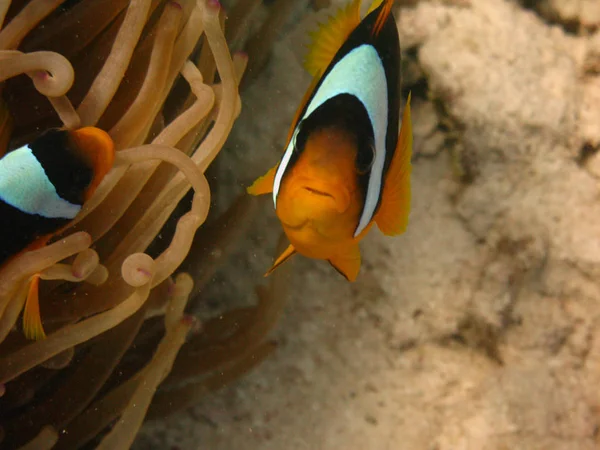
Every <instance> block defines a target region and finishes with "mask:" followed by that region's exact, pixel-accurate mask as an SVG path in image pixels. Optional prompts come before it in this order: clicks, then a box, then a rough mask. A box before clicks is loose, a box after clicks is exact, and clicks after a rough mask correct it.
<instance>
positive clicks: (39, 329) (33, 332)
mask: <svg viewBox="0 0 600 450" xmlns="http://www.w3.org/2000/svg"><path fill="white" fill-rule="evenodd" d="M39 284H40V276H39V274H36V275H34V276H33V277H32V278H31V281H30V284H29V290H28V292H27V300H25V309H24V310H23V334H25V337H26V338H27V339H33V340H36V341H37V340H40V339H44V338H45V337H46V333H45V332H44V327H43V326H42V318H41V316H40V298H39Z"/></svg>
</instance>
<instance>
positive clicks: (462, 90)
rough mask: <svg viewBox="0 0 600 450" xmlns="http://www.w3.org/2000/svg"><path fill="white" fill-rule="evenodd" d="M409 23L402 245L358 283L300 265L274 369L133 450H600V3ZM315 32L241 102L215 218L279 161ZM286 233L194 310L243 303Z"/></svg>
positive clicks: (425, 7)
mask: <svg viewBox="0 0 600 450" xmlns="http://www.w3.org/2000/svg"><path fill="white" fill-rule="evenodd" d="M410 3H412V5H409V6H403V7H401V8H399V9H398V10H397V13H396V17H397V18H398V26H399V30H400V37H401V42H402V46H403V54H404V55H405V59H406V61H407V64H406V67H405V70H406V71H405V73H406V77H405V81H406V83H407V84H409V85H410V84H411V83H412V85H413V121H414V126H415V138H414V139H415V159H414V166H413V175H412V180H413V182H412V186H413V208H412V213H411V218H410V224H409V229H408V231H407V233H405V234H404V235H403V236H401V237H398V238H393V239H392V238H386V237H384V236H382V235H381V233H379V232H378V231H374V232H372V233H370V235H369V236H368V237H367V238H366V239H365V240H364V241H363V243H362V254H363V267H362V270H361V274H360V276H359V279H358V281H357V282H356V283H354V284H349V283H347V282H346V281H345V280H343V279H342V278H341V277H340V276H338V275H337V273H336V272H335V271H334V270H333V269H331V268H330V267H329V266H328V265H327V264H325V263H323V262H318V261H311V260H307V259H303V258H301V257H298V258H296V260H295V261H294V262H293V263H291V264H293V271H292V274H291V276H290V279H289V285H290V295H289V298H288V300H287V308H286V311H285V313H284V316H283V317H282V319H281V320H280V322H279V325H278V327H277V329H276V330H275V332H274V334H273V338H274V339H276V340H277V342H278V343H279V346H278V348H277V350H276V351H275V353H274V355H273V356H271V357H270V358H269V359H268V360H267V361H266V362H264V363H263V364H262V365H260V366H259V367H258V368H257V369H255V370H254V371H253V372H252V373H251V374H249V375H248V376H246V377H245V378H244V379H242V380H240V381H239V382H237V383H235V384H233V385H230V386H229V387H227V388H225V389H222V390H220V391H218V392H216V393H214V394H212V395H210V396H208V397H206V398H205V400H204V401H203V402H202V403H201V404H199V405H197V406H196V407H194V408H190V409H188V410H187V411H185V412H183V413H179V414H177V415H174V416H171V417H169V418H168V419H167V420H165V421H154V422H149V423H148V424H146V426H145V428H144V429H143V430H142V433H141V434H140V436H139V438H138V441H137V443H136V444H135V446H134V448H135V449H137V450H147V449H180V450H195V449H210V450H229V449H231V450H254V449H261V450H296V449H319V450H321V449H322V450H333V449H335V450H337V449H343V450H362V449H375V450H379V449H381V450H388V449H389V450H404V449H407V450H462V449H465V450H471V449H473V450H501V449H502V450H505V449H506V450H520V449H523V450H563V449H564V450H567V449H569V450H571V449H572V450H587V449H595V448H600V436H599V430H600V334H598V331H597V330H598V324H599V323H600V284H599V282H600V195H599V194H600V189H599V184H598V181H599V179H600V153H596V151H597V150H598V149H599V148H600V32H598V31H594V30H595V29H597V28H598V25H600V11H598V9H599V8H600V2H594V1H589V2H587V3H586V2H585V1H580V2H569V1H566V0H563V1H558V0H555V1H551V0H550V1H545V2H537V6H538V8H537V10H530V9H525V8H524V7H523V6H522V5H521V4H520V3H518V2H516V1H508V0H470V1H467V0H462V1H457V0H455V1H450V0H448V1H420V2H414V1H413V2H410ZM523 3H527V4H532V3H536V2H523ZM572 4H578V5H579V7H580V9H575V10H574V11H575V12H573V10H569V9H568V8H569V5H572ZM585 8H587V9H585ZM578 11H579V12H580V14H581V15H580V16H577V12H578ZM311 20H312V18H311V17H306V18H304V19H302V20H300V21H298V22H297V23H295V24H293V26H291V27H290V29H289V30H288V33H287V34H286V35H285V36H284V38H283V39H282V40H281V41H280V42H279V43H278V44H277V45H276V48H275V51H274V54H273V57H272V59H271V61H270V62H269V64H268V66H267V68H266V70H265V71H264V73H263V74H262V75H261V76H260V78H259V79H257V80H256V82H255V83H253V85H252V86H251V87H250V88H249V89H248V90H247V91H246V93H245V96H244V98H243V103H244V106H243V111H242V115H241V116H240V118H239V120H238V122H237V124H236V126H235V129H234V133H233V134H232V137H231V139H230V140H229V143H228V146H227V148H226V149H225V151H224V153H225V154H224V155H223V156H222V157H220V161H219V164H220V171H221V175H220V176H221V177H222V180H226V181H225V182H224V183H223V182H222V183H221V185H220V187H221V189H220V192H219V194H218V195H219V197H220V198H222V199H230V198H233V196H235V195H236V194H238V193H239V192H241V191H242V188H243V186H245V185H247V184H249V183H250V182H251V181H252V180H253V179H254V178H255V177H256V176H258V175H261V174H262V173H263V172H265V171H266V169H267V168H269V167H271V166H272V165H273V164H274V163H275V162H276V161H277V157H278V155H279V154H280V151H281V147H282V145H283V144H282V143H283V141H284V139H285V135H286V134H287V128H288V125H289V122H290V121H291V118H292V116H293V113H294V111H295V108H296V105H297V104H298V102H299V100H300V98H301V97H302V95H303V93H304V89H305V88H306V86H307V85H308V83H309V81H310V80H309V76H308V74H306V72H305V71H304V70H303V69H302V67H301V56H302V49H301V48H299V46H298V41H299V39H300V38H301V37H302V36H304V35H305V34H306V30H307V28H309V25H310V24H311ZM565 24H566V25H565ZM574 24H575V25H577V26H575V27H574ZM228 184H229V188H228V187H227V185H228ZM279 232H280V227H279V224H278V222H277V220H276V218H275V215H274V212H273V211H272V205H271V203H270V202H269V201H268V199H264V200H263V201H262V202H261V206H260V213H259V217H258V218H257V219H256V220H255V223H254V225H253V226H252V227H251V230H250V231H249V232H248V234H247V236H246V237H245V239H244V243H243V245H241V246H240V248H239V250H238V251H237V252H236V253H235V254H234V255H233V256H232V257H231V258H230V261H229V263H228V264H227V266H225V267H224V268H223V269H222V270H221V271H220V272H219V274H218V275H217V277H216V280H215V281H216V282H215V283H213V287H212V290H211V292H210V295H207V298H210V301H211V302H213V303H214V302H217V303H218V302H231V303H236V302H237V303H240V302H242V303H243V302H252V301H254V298H253V294H252V292H251V289H250V287H251V286H254V284H256V281H257V280H259V279H260V277H261V275H262V273H263V272H264V270H265V269H266V268H267V267H268V266H269V265H270V263H271V261H272V260H271V258H272V254H273V249H274V247H275V244H276V241H277V238H278V235H279Z"/></svg>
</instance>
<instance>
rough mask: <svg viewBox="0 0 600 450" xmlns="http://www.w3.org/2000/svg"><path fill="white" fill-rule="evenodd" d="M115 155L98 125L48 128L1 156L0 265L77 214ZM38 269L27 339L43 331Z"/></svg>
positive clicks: (25, 317)
mask: <svg viewBox="0 0 600 450" xmlns="http://www.w3.org/2000/svg"><path fill="white" fill-rule="evenodd" d="M114 157H115V151H114V145H113V141H112V139H111V138H110V136H109V135H108V134H107V133H106V132H104V131H102V130H100V129H99V128H95V127H85V128H80V129H78V130H63V129H50V130H48V131H46V132H45V133H44V134H42V135H41V136H40V137H38V138H37V139H36V140H35V141H33V142H31V143H30V144H28V145H24V146H23V147H20V148H18V149H16V150H13V151H11V152H9V153H7V154H6V155H4V156H3V157H2V159H0V267H2V266H3V265H6V264H8V263H9V262H10V261H12V260H13V259H14V258H16V257H18V256H19V255H21V254H23V253H25V252H28V251H32V250H36V249H39V248H42V247H44V246H45V245H46V244H47V242H48V241H49V240H50V238H52V236H54V235H56V234H58V233H60V232H61V231H62V230H64V229H65V228H66V227H67V226H68V225H69V224H70V223H71V221H72V220H73V219H74V218H75V216H77V214H78V213H79V211H80V210H81V208H82V206H83V204H84V202H85V201H87V200H88V199H89V198H90V197H91V196H92V194H93V193H94V191H95V190H96V188H97V187H98V185H99V184H100V182H101V181H102V179H103V178H104V176H105V175H106V174H107V173H108V171H109V170H110V169H111V167H112V165H113V162H114ZM38 285H39V275H34V276H33V277H32V279H31V281H30V285H29V290H28V295H27V300H26V303H25V308H24V312H23V331H24V334H25V336H26V337H27V338H29V339H40V338H43V337H45V333H44V329H43V327H42V322H41V318H40V309H39V299H38Z"/></svg>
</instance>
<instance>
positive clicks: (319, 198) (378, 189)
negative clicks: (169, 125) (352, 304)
mask: <svg viewBox="0 0 600 450" xmlns="http://www.w3.org/2000/svg"><path fill="white" fill-rule="evenodd" d="M392 4H393V0H383V1H382V0H375V1H374V2H373V4H372V5H371V7H370V8H369V11H368V13H367V15H366V16H365V17H364V19H362V20H361V19H360V5H361V2H360V0H355V1H353V2H352V3H350V4H349V5H348V6H346V7H344V8H341V9H340V10H339V11H338V13H337V14H336V15H335V16H334V17H332V18H331V19H330V20H329V22H328V23H326V24H323V25H321V28H320V29H319V30H318V31H317V32H316V33H315V34H314V35H313V43H312V45H311V48H310V50H309V53H308V56H307V58H306V61H305V66H306V68H307V70H308V71H309V72H310V73H311V74H312V75H313V77H314V78H313V82H312V84H311V86H310V87H309V89H308V91H307V92H306V94H305V96H304V99H303V100H302V103H301V105H300V107H299V108H298V110H297V112H296V117H295V118H294V120H293V122H292V125H291V128H290V131H289V133H288V138H287V143H286V147H285V152H284V154H283V156H282V158H281V160H280V162H279V163H278V164H277V165H276V166H275V167H273V168H272V169H271V170H269V171H268V172H267V173H266V174H265V175H264V176H262V177H260V178H258V179H257V180H256V181H255V182H254V184H252V185H251V186H250V187H249V188H248V189H247V191H248V193H250V194H252V195H261V194H267V193H271V192H272V194H273V203H274V206H275V211H276V214H277V216H278V218H279V220H280V222H281V224H282V226H283V230H284V232H285V234H286V235H287V237H288V239H289V241H290V245H289V247H288V248H287V249H286V250H285V251H284V252H283V253H282V254H281V255H280V256H279V258H277V260H276V261H275V263H274V264H273V267H272V268H271V269H270V270H269V271H268V272H267V273H266V274H265V276H267V275H269V274H270V273H271V272H272V271H273V270H274V269H276V268H277V267H278V266H279V265H281V264H282V263H283V262H285V261H286V260H288V259H289V258H290V257H291V256H293V255H294V254H295V253H300V254H302V255H304V256H307V257H310V258H316V259H324V260H327V261H328V262H329V263H330V264H331V265H332V266H333V267H334V268H335V269H336V270H337V271H338V272H340V273H341V274H342V275H343V276H345V277H346V279H348V280H349V281H354V280H355V279H356V277H357V275H358V272H359V270H360V250H359V244H358V243H359V241H360V240H361V239H362V238H363V237H364V236H365V235H366V234H367V233H368V231H369V230H370V228H371V227H372V226H373V224H374V223H376V224H377V226H378V228H379V229H380V230H381V231H382V232H383V233H384V234H385V235H398V234H401V233H403V232H404V231H405V230H406V227H407V224H408V215H409V211H410V172H411V153H412V125H411V117H410V94H409V96H408V99H407V102H406V106H405V109H404V114H403V117H402V122H401V123H402V125H401V127H400V126H399V122H400V96H401V92H400V40H399V37H398V30H397V28H396V22H395V20H394V17H393V14H392ZM398 128H401V129H400V135H398Z"/></svg>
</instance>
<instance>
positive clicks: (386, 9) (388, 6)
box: [367, 0, 394, 36]
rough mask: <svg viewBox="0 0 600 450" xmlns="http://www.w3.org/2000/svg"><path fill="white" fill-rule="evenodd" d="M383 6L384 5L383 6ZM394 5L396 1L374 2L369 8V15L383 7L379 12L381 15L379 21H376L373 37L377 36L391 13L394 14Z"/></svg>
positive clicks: (382, 0)
mask: <svg viewBox="0 0 600 450" xmlns="http://www.w3.org/2000/svg"><path fill="white" fill-rule="evenodd" d="M382 4H383V5H382ZM393 5H394V0H374V1H373V3H371V6H370V7H369V11H368V12H367V15H368V14H371V13H372V12H373V11H375V10H376V9H377V8H379V7H380V6H381V10H380V11H379V15H378V16H377V20H376V21H375V26H374V27H373V35H374V36H377V35H378V34H379V32H380V31H381V29H382V28H383V25H384V24H385V22H386V20H387V19H388V17H389V15H390V13H391V12H392V6H393Z"/></svg>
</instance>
